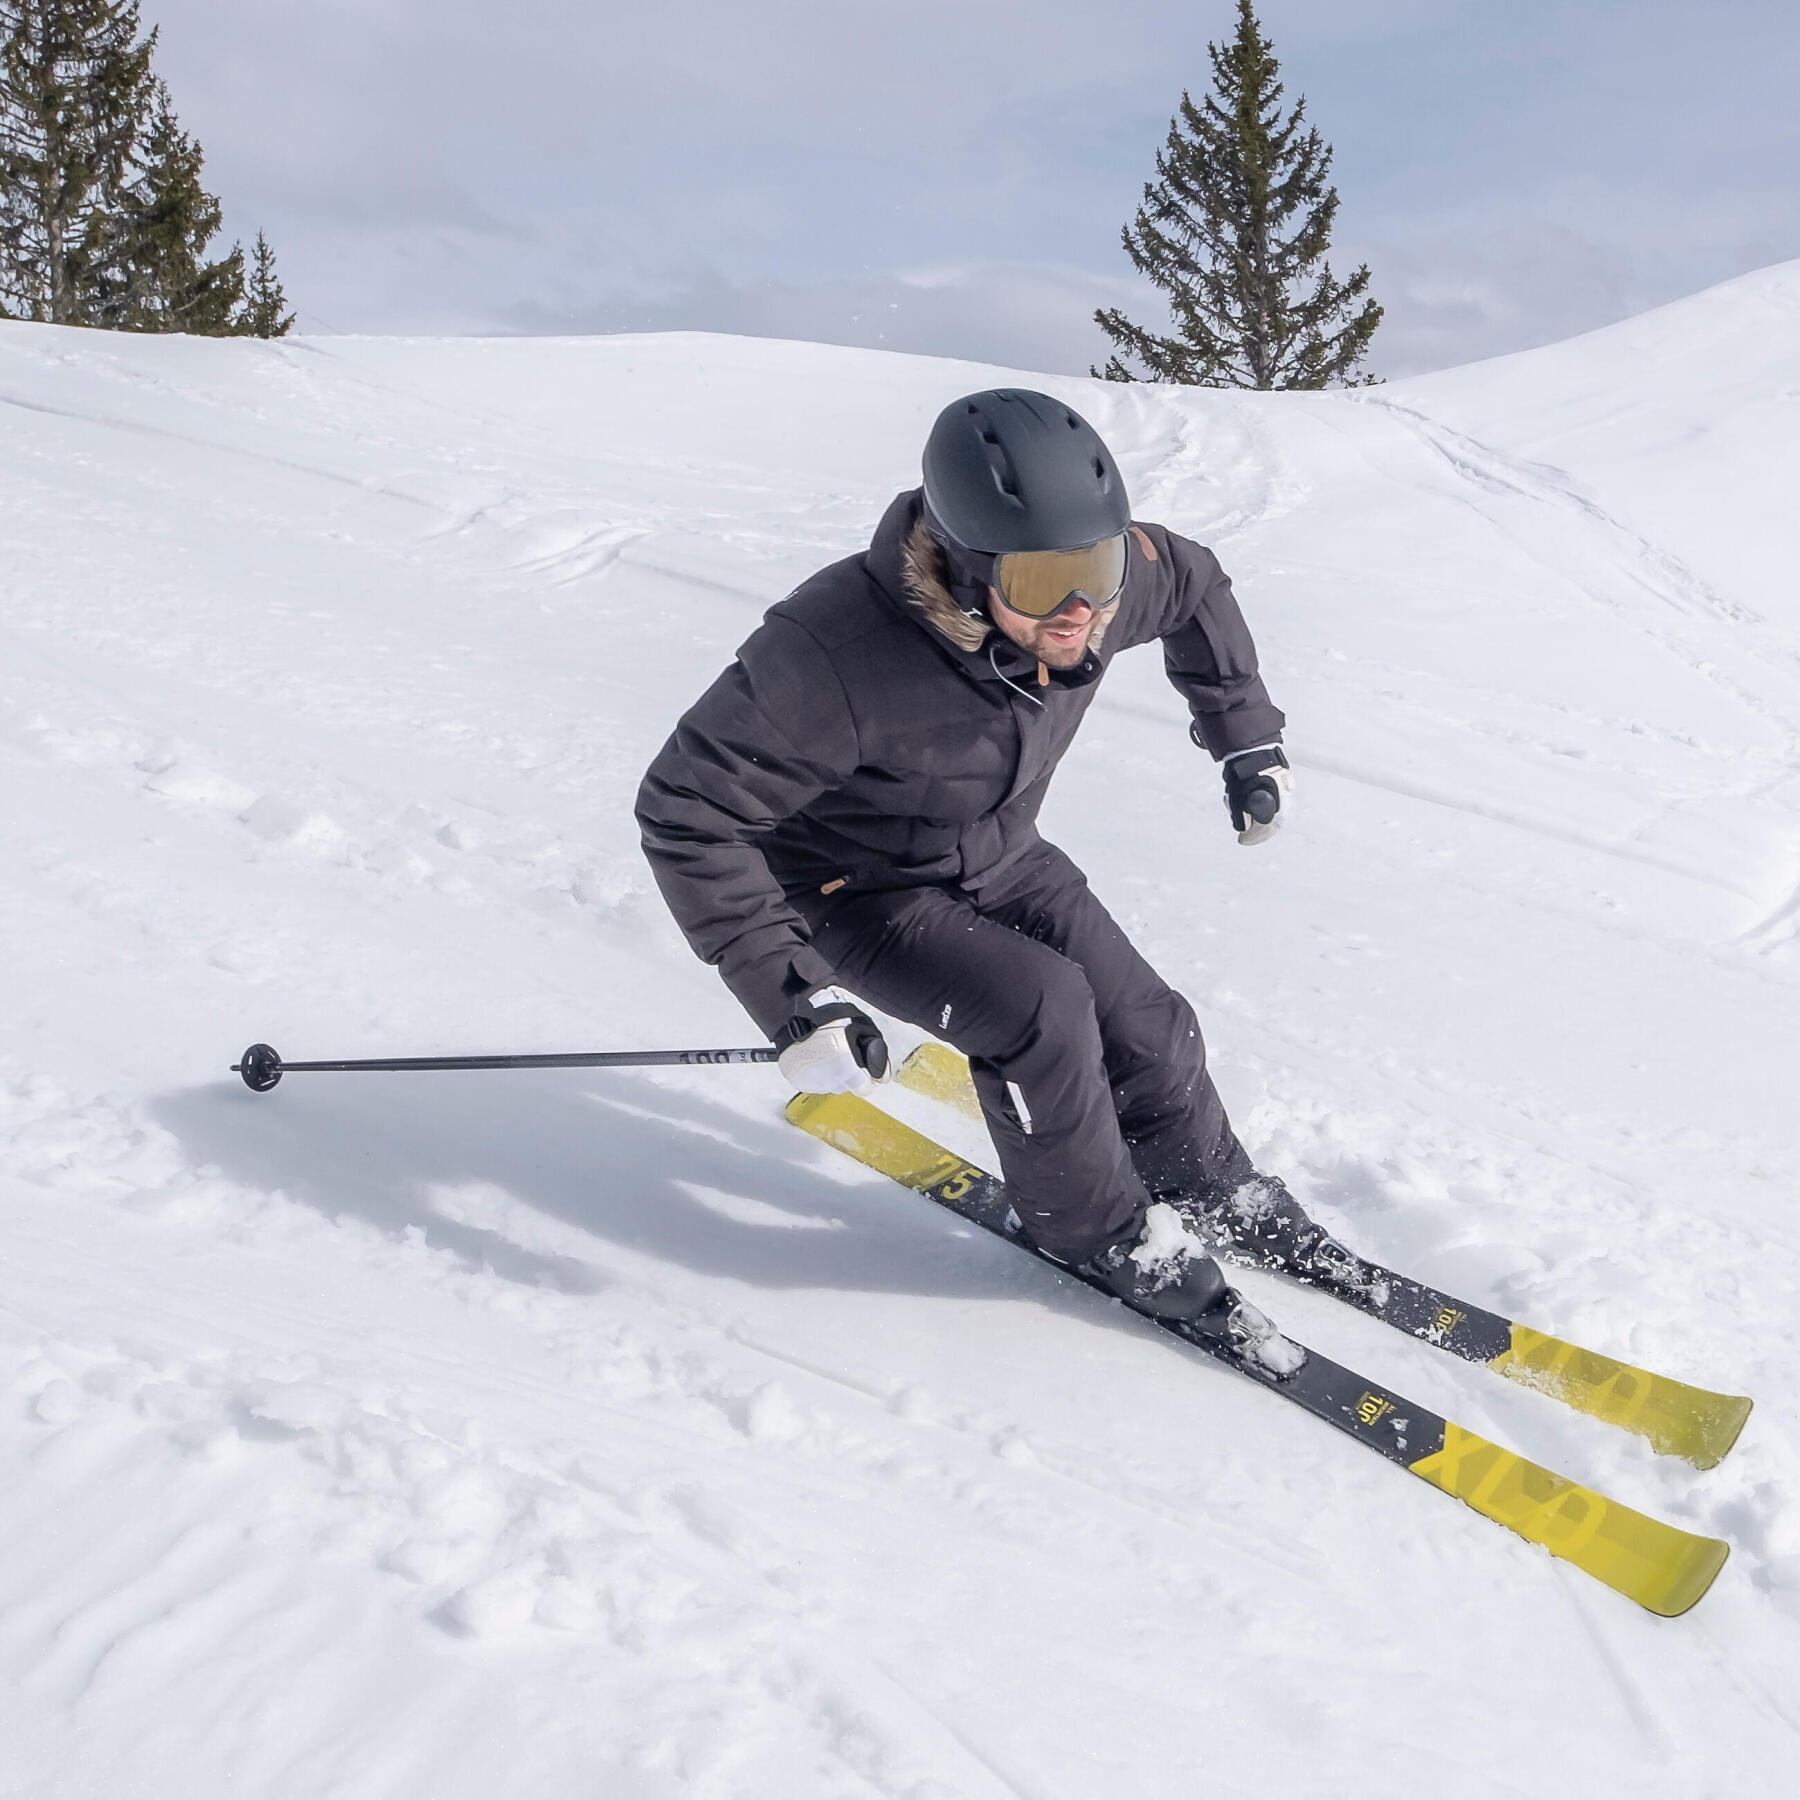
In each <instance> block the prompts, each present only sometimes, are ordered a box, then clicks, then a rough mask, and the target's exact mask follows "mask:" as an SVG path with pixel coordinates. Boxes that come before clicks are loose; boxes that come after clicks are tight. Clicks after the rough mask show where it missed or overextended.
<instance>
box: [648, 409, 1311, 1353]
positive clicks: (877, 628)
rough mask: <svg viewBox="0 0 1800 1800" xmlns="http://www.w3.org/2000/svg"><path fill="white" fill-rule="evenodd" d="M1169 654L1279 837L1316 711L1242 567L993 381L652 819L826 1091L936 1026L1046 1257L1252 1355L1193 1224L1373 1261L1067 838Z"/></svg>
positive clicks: (1233, 1238)
mask: <svg viewBox="0 0 1800 1800" xmlns="http://www.w3.org/2000/svg"><path fill="white" fill-rule="evenodd" d="M1152 640H1155V641H1157V642H1160V643H1161V645H1162V649H1163V660H1164V664H1165V666H1166V668H1167V670H1168V675H1169V679H1170V681H1171V682H1173V683H1174V685H1175V688H1176V690H1177V691H1178V692H1179V693H1180V694H1181V696H1182V697H1183V699H1184V700H1185V701H1186V702H1187V704H1188V708H1189V710H1190V712H1191V714H1192V716H1193V726H1192V736H1193V740H1194V742H1195V744H1196V745H1198V746H1199V747H1200V748H1201V749H1202V750H1204V751H1206V752H1208V753H1209V754H1210V755H1211V756H1212V758H1213V760H1214V761H1215V762H1216V763H1217V764H1219V765H1220V767H1221V770H1222V774H1223V781H1224V797H1225V802H1226V806H1227V808H1228V809H1229V814H1230V819H1231V824H1232V826H1233V827H1234V828H1235V829H1236V831H1237V834H1238V841H1239V842H1240V843H1243V844H1258V843H1261V842H1263V841H1264V840H1266V839H1267V838H1269V837H1270V836H1271V835H1272V834H1273V833H1274V831H1275V830H1276V828H1277V827H1278V826H1279V825H1280V824H1281V822H1282V809H1283V807H1284V806H1285V805H1286V803H1287V799H1288V792H1289V787H1288V782H1289V777H1288V764H1287V758H1286V756H1285V755H1284V754H1283V752H1282V749H1281V734H1282V727H1283V724H1284V720H1283V717H1282V714H1281V713H1280V712H1279V711H1278V710H1277V709H1276V707H1275V706H1274V704H1273V703H1272V702H1271V701H1270V699H1269V695H1268V692H1267V690H1266V689H1265V687H1264V686H1263V681H1262V677H1261V676H1260V675H1259V674H1258V672H1257V661H1256V650H1255V646H1254V645H1253V643H1252V642H1251V638H1250V633H1249V630H1248V629H1247V628H1246V626H1245V624H1244V619H1243V616H1242V614H1241V613H1240V612H1239V610H1238V606H1237V602H1236V600H1235V599H1234V598H1233V596H1232V591H1231V583H1230V581H1229V580H1228V578H1227V577H1226V575H1225V572H1224V570H1223V569H1221V568H1220V566H1219V563H1218V559H1217V558H1216V557H1215V556H1214V555H1213V554H1212V552H1211V551H1210V550H1207V549H1205V548H1203V547H1202V546H1201V545H1199V544H1196V543H1192V542H1190V541H1189V540H1187V539H1186V538H1182V537H1178V536H1176V535H1175V534H1174V533H1173V532H1171V531H1169V530H1167V529H1165V528H1164V527H1163V526H1160V525H1153V524H1146V523H1134V522H1133V521H1132V519H1131V514H1130V508H1129V506H1128V503H1127V500H1126V494H1125V484H1124V481H1123V480H1122V478H1121V477H1120V474H1119V470H1118V468H1117V466H1116V465H1115V463H1114V461H1113V458H1112V455H1111V452H1110V451H1108V449H1107V447H1106V445H1105V444H1104V443H1103V442H1102V441H1101V439H1100V437H1099V435H1098V434H1097V433H1096V432H1095V431H1094V430H1093V428H1092V427H1091V426H1090V425H1089V424H1088V423H1087V422H1086V421H1085V420H1084V419H1082V418H1081V417H1080V416H1079V415H1078V414H1076V413H1075V412H1073V411H1072V410H1071V409H1070V408H1069V407H1067V406H1065V405H1064V404H1063V403H1062V402H1061V401H1059V400H1054V399H1051V398H1050V397H1049V396H1048V395H1045V394H1038V393H1032V392H1028V391H1025V390H1021V389H999V390H995V391H992V392H988V393H980V394H971V395H969V396H967V397H966V398H964V399H961V400H958V401H956V402H954V403H953V404H952V405H950V406H948V407H946V408H945V409H944V411H943V413H942V414H941V415H940V417H939V418H938V421H937V423H936V425H935V426H934V427H933V429H932V432H931V436H930V439H929V441H928V442H927V444H926V446H925V456H924V485H923V487H921V488H919V489H916V490H914V491H912V492H909V493H904V494H901V495H900V496H899V497H898V498H897V499H896V500H895V501H894V502H893V504H892V505H891V506H890V507H889V508H888V510H887V512H886V514H885V516H884V517H883V518H882V520H881V523H880V525H879V526H878V527H877V528H876V532H875V537H874V541H873V542H872V543H871V544H870V546H869V548H868V549H867V550H866V551H864V552H862V553H861V554H860V555H857V556H852V557H849V558H848V559H846V560H845V561H843V562H839V563H834V564H833V565H831V566H830V567H829V568H826V569H822V570H821V571H819V573H818V574H816V575H814V576H813V577H811V579H809V580H807V581H805V582H803V583H802V584H801V585H800V586H799V587H798V588H797V589H795V591H794V592H793V593H792V594H790V595H789V596H788V598H787V599H785V600H783V601H782V602H781V603H780V605H778V606H776V607H773V608H772V609H771V610H770V611H769V613H768V615H767V616H766V618H765V619H764V621H763V623H762V624H761V626H759V627H758V629H757V630H756V631H755V632H754V633H753V634H752V635H751V637H750V638H749V640H748V641H747V642H746V643H745V644H744V646H743V648H742V649H741V650H739V652H738V656H737V660H736V661H735V662H734V663H733V664H732V665H731V666H730V668H728V669H727V670H726V671H725V672H724V674H722V675H721V676H720V677H719V679H718V680H717V681H715V682H714V683H713V685H712V686H711V687H710V688H709V689H708V690H707V691H706V693H705V694H703V695H702V696H701V697H700V699H699V700H698V701H697V702H696V703H695V705H694V706H693V708H692V709H691V710H690V711H689V712H688V713H687V714H686V715H685V717H683V718H682V720H681V721H680V723H679V724H678V725H677V726H676V728H675V732H674V735H673V736H672V737H671V738H670V739H669V741H668V743H667V744H666V745H665V746H664V747H663V749H662V751H661V753H660V754H659V755H658V756H657V758H656V760H655V762H654V763H653V764H652V765H651V767H650V770H649V773H648V774H647V775H646V777H645V779H644V783H643V787H642V790H641V792H640V794H639V797H638V819H639V823H640V824H641V825H642V827H643V834H644V847H645V851H646V853H647V854H648V856H649V859H650V863H651V867H652V868H653V870H654V871H655V875H656V880H657V883H658V885H659V887H660V888H661V890H662V893H663V896H664V898H665V899H666V900H667V901H668V904H669V906H670V908H671V910H672V911H673V912H674V914H675V917H676V919H677V920H678V921H679V923H680V925H681V927H682V929H683V930H684V931H685V932H686V934H687V937H688V940H689V941H690V942H691V943H692V945H693V946H694V949H695V950H696V952H697V953H698V954H699V955H700V956H702V957H703V958H704V959H705V960H706V961H708V962H710V963H713V964H715V965H716V966H717V967H718V969H719V971H720V973H721V974H722V975H723V977H724V979H725V981H726V983H727V984H728V985H729V987H730V988H731V990H732V992H733V993H734V994H735V995H736V996H737V997H738V999H739V1000H741V1001H742V1002H743V1004H744V1006H745V1008H746V1009H747V1010H748V1011H749V1013H750V1015H751V1017H752V1018H753V1019H754V1020H755V1021H756V1023H757V1025H758V1026H759V1027H760V1028H761V1029H762V1030H763V1031H764V1032H766V1033H767V1034H768V1035H769V1037H770V1038H771V1040H772V1041H773V1042H774V1043H775V1044H776V1045H777V1046H778V1047H779V1048H780V1049H781V1052H782V1054H781V1059H780V1060H781V1067H782V1070H783V1072H784V1073H785V1074H786V1075H787V1077H788V1079H790V1080H791V1081H792V1082H793V1083H794V1084H795V1086H796V1087H798V1088H801V1089H803V1090H807V1091H811V1092H816V1093H830V1092H844V1091H848V1092H860V1091H866V1090H867V1089H868V1088H869V1086H870V1084H871V1082H872V1081H873V1080H874V1079H876V1078H880V1077H882V1076H884V1075H885V1073H886V1071H887V1061H888V1056H887V1046H886V1044H885V1042H884V1041H883V1038H882V1034H881V1030H880V1027H879V1026H878V1025H877V1024H876V1022H875V1021H874V1020H873V1019H872V1018H871V1017H870V1016H869V1014H868V1013H867V1012H866V1011H865V1010H864V1002H867V1003H869V1004H872V1005H873V1006H874V1007H876V1008H878V1009H880V1010H881V1011H883V1012H885V1013H888V1014H890V1015H892V1016H894V1017H896V1018H900V1019H904V1020H906V1021H908V1022H909V1023H911V1024H913V1025H916V1026H919V1027H922V1028H924V1029H925V1030H927V1031H930V1032H931V1033H933V1034H934V1035H935V1036H937V1037H938V1038H941V1039H942V1040H944V1041H945V1042H947V1043H949V1044H952V1045H954V1046H955V1047H956V1048H957V1049H959V1050H961V1051H963V1052H964V1053H965V1054H966V1055H967V1056H968V1058H969V1064H970V1069H971V1072H972V1074H973V1077H974V1082H975V1087H976V1091H977V1093H978V1094H979V1095H980V1098H981V1104H982V1110H983V1112H984V1114H985V1115H986V1119H987V1124H988V1129H989V1131H990V1132H991V1133H992V1136H993V1140H994V1144H995V1147H996V1148H997V1150H998V1152H999V1155H1000V1161H1001V1165H1002V1169H1003V1171H1004V1174H1005V1178H1006V1182H1007V1186H1008V1188H1009V1190H1010V1192H1011V1194H1012V1196H1013V1199H1014V1204H1015V1206H1016V1208H1017V1211H1018V1214H1019V1217H1020V1220H1021V1222H1022V1225H1023V1229H1024V1231H1025V1233H1026V1234H1027V1235H1028V1236H1029V1237H1030V1239H1031V1241H1032V1242H1033V1243H1034V1244H1035V1245H1036V1246H1037V1247H1038V1248H1039V1249H1040V1250H1042V1251H1044V1252H1046V1253H1047V1254H1049V1255H1051V1256H1052V1257H1054V1258H1056V1259H1057V1260H1058V1261H1061V1262H1064V1263H1067V1264H1070V1265H1072V1266H1076V1267H1079V1268H1080V1269H1082V1271H1083V1272H1084V1273H1086V1274H1088V1275H1090V1276H1098V1277H1099V1278H1100V1279H1101V1280H1102V1281H1103V1282H1104V1284H1105V1285H1106V1286H1108V1287H1109V1288H1111V1289H1112V1291H1113V1292H1114V1293H1116V1294H1118V1295H1119V1296H1120V1298H1121V1299H1123V1300H1124V1301H1125V1302H1126V1303H1127V1304H1129V1305H1131V1306H1133V1307H1136V1308H1138V1309H1139V1310H1140V1311H1143V1312H1146V1313H1149V1314H1151V1315H1152V1316H1154V1317H1157V1318H1159V1319H1164V1320H1175V1321H1182V1322H1184V1323H1187V1324H1190V1325H1191V1326H1193V1327H1194V1328H1195V1329H1197V1330H1200V1331H1202V1332H1206V1333H1216V1334H1218V1335H1219V1336H1221V1337H1228V1338H1233V1339H1237V1340H1240V1341H1242V1340H1245V1339H1248V1340H1249V1341H1250V1344H1251V1345H1252V1346H1254V1345H1255V1343H1256V1342H1257V1341H1259V1340H1267V1339H1268V1338H1269V1335H1270V1328H1269V1327H1268V1326H1267V1324H1266V1321H1263V1320H1262V1319H1261V1318H1260V1316H1259V1315H1257V1314H1255V1313H1254V1310H1253V1309H1251V1308H1249V1307H1247V1306H1245V1305H1243V1304H1242V1303H1241V1302H1240V1301H1239V1299H1238V1296H1237V1295H1236V1294H1235V1293H1234V1292H1233V1290H1232V1289H1231V1288H1230V1287H1228V1286H1227V1285H1226V1282H1225V1279H1224V1277H1223V1275H1222V1274H1221V1273H1220V1270H1219V1267H1218V1265H1217V1263H1216V1262H1215V1261H1214V1260H1213V1258H1212V1256H1211V1255H1210V1254H1208V1252H1207V1247H1206V1244H1204V1243H1202V1242H1201V1241H1199V1240H1197V1239H1196V1237H1195V1236H1194V1235H1193V1232H1194V1231H1195V1230H1197V1231H1199V1232H1200V1233H1201V1234H1202V1236H1203V1237H1204V1238H1205V1239H1207V1240H1208V1241H1209V1242H1211V1243H1213V1244H1219V1243H1225V1244H1229V1245H1231V1246H1232V1247H1233V1250H1234V1254H1238V1255H1241V1256H1244V1257H1248V1258H1250V1259H1252V1260H1256V1261H1261V1262H1265V1263H1268V1264H1271V1265H1275V1266H1280V1267H1283V1268H1286V1269H1288V1270H1290V1271H1291V1272H1294V1273H1298V1274H1306V1273H1310V1272H1313V1271H1314V1265H1315V1264H1319V1265H1320V1267H1319V1268H1318V1271H1317V1272H1318V1273H1321V1274H1323V1273H1325V1269H1324V1267H1323V1263H1324V1262H1325V1261H1328V1260H1330V1259H1333V1258H1337V1259H1342V1258H1343V1257H1344V1252H1343V1251H1342V1250H1341V1249H1340V1248H1339V1247H1338V1246H1337V1245H1335V1244H1334V1243H1332V1242H1331V1240H1329V1239H1327V1238H1326V1236H1325V1234H1324V1233H1323V1232H1322V1231H1321V1230H1320V1228H1319V1227H1318V1226H1316V1225H1315V1224H1314V1223H1313V1222H1312V1221H1311V1220H1310V1219H1309V1218H1308V1217H1307V1216H1306V1214H1305V1213H1304V1212H1303V1211H1302V1210H1301V1208H1300V1207H1299V1205H1298V1204H1297V1203H1296V1202H1295V1201H1294V1199H1293V1197H1292V1196H1291V1195H1290V1194H1289V1193H1288V1192H1287V1190H1286V1189H1285V1188H1284V1187H1283V1186H1282V1185H1281V1183H1280V1182H1278V1181H1275V1180H1271V1179H1269V1178H1267V1177H1261V1176H1259V1175H1258V1174H1257V1172H1256V1170H1255V1168H1254V1167H1253V1166H1252V1164H1251V1162H1250V1159H1249V1157H1248V1156H1247V1155H1246V1154H1245V1152H1244V1149H1243V1147H1242V1145H1241V1144H1239V1142H1238V1140H1237V1137H1236V1135H1235V1134H1234V1133H1233V1131H1232V1129H1231V1125H1230V1122H1229V1121H1228V1120H1227V1118H1226V1116H1225V1109H1224V1107H1223V1105H1222V1104H1221V1103H1220V1100H1219V1095H1218V1092H1217V1090H1216V1089H1215V1088H1214V1086H1213V1082H1212V1078H1211V1077H1210V1076H1209V1075H1208V1073H1207V1068H1206V1047H1205V1043H1204V1040H1203V1039H1202V1037H1201V1033H1200V1026H1199V1022H1198V1020H1197V1019H1196V1018H1195V1016H1194V1011H1193V1008H1192V1007H1191V1006H1190V1005H1189V1004H1188V1002H1187V1001H1186V1000H1185V999H1184V998H1183V997H1182V996H1181V995H1180V994H1178V993H1176V992H1175V990H1174V989H1173V988H1171V987H1170V986H1169V985H1168V983H1167V982H1165V981H1163V980H1162V978H1161V977H1160V976H1158V975H1157V973H1156V971H1155V970H1154V969H1152V968H1151V967H1150V965H1149V964H1148V963H1147V962H1146V961H1145V960H1144V958H1143V957H1142V956H1140V955H1139V954H1138V952H1137V951H1136V949H1134V948H1133V946H1132V944H1131V942H1130V940H1129V939H1128V938H1127V937H1126V935H1125V933H1124V932H1123V931H1122V930H1121V929H1120V928H1119V926H1118V924H1117V923H1116V922H1115V921H1114V919H1113V918H1112V916H1111V914H1109V913H1108V912H1107V910H1106V908H1105V907H1104V906H1103V905H1101V903H1100V901H1099V900H1098V899H1096V898H1095V896H1094V895H1093V893H1092V892H1090V891H1089V888H1088V884H1087V880H1086V878H1085V877H1084V876H1083V874H1082V872H1081V870H1080V869H1078V868H1077V867H1076V866H1075V864H1074V863H1073V862H1071V861H1070V859H1069V858H1068V857H1067V856H1066V855H1064V853H1063V852H1062V851H1061V850H1059V849H1057V848H1056V847H1055V846H1054V845H1052V844H1049V843H1046V842H1045V841H1044V839H1043V838H1042V837H1040V836H1039V835H1038V830H1037V823H1036V821H1037V815H1038V810H1039V808H1040V806H1041V805H1042V803H1043V799H1044V794H1045V791H1046V789H1047V788H1048V786H1049V783H1050V778H1051V776H1052V775H1053V774H1054V773H1055V771H1056V767H1057V764H1058V763H1059V762H1060V761H1061V760H1062V757H1063V755H1064V753H1065V752H1066V751H1067V750H1068V748H1069V744H1070V742H1071V741H1072V739H1073V738H1074V736H1075V732H1076V729H1077V727H1078V726H1079V725H1080V723H1081V720H1082V717H1083V715H1084V714H1085V713H1086V711H1087V709H1088V706H1089V704H1090V703H1091V702H1092V700H1093V698H1094V694H1095V692H1096V690H1097V689H1098V687H1099V684H1100V681H1101V679H1102V677H1104V675H1105V674H1106V670H1107V667H1108V665H1109V664H1110V663H1111V661H1112V659H1113V658H1114V657H1115V656H1116V655H1118V654H1119V652H1120V651H1122V650H1129V649H1131V648H1132V647H1133V646H1135V645H1138V644H1145V643H1149V642H1150V641H1152ZM1278 1341H1279V1340H1277V1342H1278ZM1270 1348H1271V1352H1273V1350H1274V1345H1273V1344H1271V1346H1270Z"/></svg>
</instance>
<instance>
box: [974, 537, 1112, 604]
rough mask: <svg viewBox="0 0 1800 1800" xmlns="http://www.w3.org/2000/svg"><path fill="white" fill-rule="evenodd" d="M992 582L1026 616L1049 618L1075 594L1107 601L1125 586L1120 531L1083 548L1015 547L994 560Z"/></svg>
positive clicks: (1105, 602) (1110, 601)
mask: <svg viewBox="0 0 1800 1800" xmlns="http://www.w3.org/2000/svg"><path fill="white" fill-rule="evenodd" d="M994 585H995V586H996V587H997V588H999V590H1000V598H1001V599H1002V600H1004V601H1005V602H1006V604H1007V605H1008V606H1010V607H1011V608H1012V609H1013V611H1014V612H1016V613H1023V614H1024V615H1025V616H1026V618H1028V619H1047V618H1049V617H1050V615H1051V614H1052V613H1053V612H1055V611H1056V610H1057V609H1058V608H1059V607H1061V606H1063V605H1065V604H1066V603H1067V602H1068V601H1070V600H1072V599H1073V598H1074V597H1075V596H1076V595H1077V594H1081V595H1083V596H1085V597H1086V599H1087V600H1088V601H1089V602H1090V603H1091V604H1092V605H1094V606H1111V605H1112V603H1113V602H1114V601H1115V600H1116V599H1118V597H1119V589H1120V588H1122V587H1123V586H1124V585H1125V536H1124V533H1123V532H1121V533H1120V534H1119V536H1117V537H1111V538H1106V539H1104V540H1103V541H1102V542H1100V543H1098V544H1090V545H1089V546H1088V548H1087V549H1085V550H1015V551H1013V552H1012V553H1011V554H1010V555H1008V556H1002V557H1001V558H1000V559H999V560H998V561H997V562H996V563H995V565H994Z"/></svg>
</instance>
